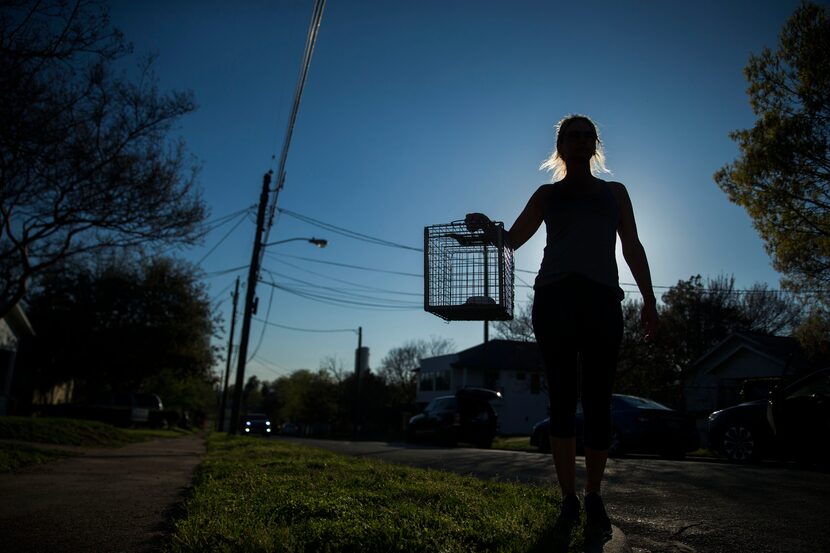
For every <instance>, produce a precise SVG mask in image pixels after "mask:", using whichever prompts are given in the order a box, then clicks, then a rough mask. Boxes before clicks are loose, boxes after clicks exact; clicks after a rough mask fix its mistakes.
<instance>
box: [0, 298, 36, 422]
mask: <svg viewBox="0 0 830 553" xmlns="http://www.w3.org/2000/svg"><path fill="white" fill-rule="evenodd" d="M25 336H34V330H33V329H32V325H31V323H30V322H29V319H28V318H27V317H26V313H24V312H23V308H22V307H20V304H17V305H15V306H14V307H13V308H12V310H11V311H10V312H9V313H8V314H7V315H6V316H5V317H3V318H2V319H0V415H6V414H8V412H9V410H10V409H9V407H10V406H9V404H10V403H11V396H12V383H13V382H14V369H15V365H16V363H15V361H16V357H17V350H18V347H19V345H20V340H21V339H22V338H23V337H25Z"/></svg>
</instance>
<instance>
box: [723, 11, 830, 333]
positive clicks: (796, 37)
mask: <svg viewBox="0 0 830 553" xmlns="http://www.w3.org/2000/svg"><path fill="white" fill-rule="evenodd" d="M827 52H830V18H828V10H827V7H825V6H818V5H816V4H813V3H811V2H804V3H803V4H802V5H801V6H800V7H799V8H798V9H796V11H795V12H794V13H793V15H792V16H791V17H790V18H789V20H788V21H787V22H786V24H785V25H784V27H783V29H782V31H781V34H780V36H779V42H778V46H777V49H776V50H771V49H769V48H764V50H763V51H762V52H761V54H760V55H757V56H751V57H750V60H749V64H748V65H747V67H746V69H745V70H744V73H745V75H746V78H747V81H748V82H749V88H748V89H747V93H748V95H749V99H750V104H751V105H752V110H753V112H754V113H755V115H756V116H757V120H756V122H755V126H754V127H753V128H751V129H747V130H739V131H735V132H733V133H732V134H731V135H730V136H731V137H732V139H733V140H735V141H736V142H737V143H738V145H739V147H740V150H741V155H740V158H739V159H737V160H736V161H735V162H734V163H732V164H729V165H726V166H725V167H723V168H722V169H721V170H720V171H718V172H717V173H715V176H714V179H715V181H716V182H717V184H718V186H720V188H721V189H722V190H723V191H724V192H726V194H727V195H728V196H729V199H730V200H731V201H732V202H734V203H736V204H738V205H740V206H742V207H744V208H745V209H746V210H747V212H748V213H749V215H750V217H752V220H753V223H754V225H755V228H756V229H757V230H758V232H759V234H760V235H761V238H762V239H763V240H764V242H765V246H766V249H767V252H768V253H769V254H770V256H771V257H772V260H773V265H774V267H775V268H776V269H777V270H778V271H780V272H781V273H782V274H783V275H784V279H783V280H782V284H783V285H784V286H785V287H788V288H790V289H791V290H794V291H797V292H801V293H804V294H805V295H806V296H807V299H808V301H810V303H811V304H813V305H815V307H814V309H813V313H812V315H811V320H812V321H813V322H814V323H815V324H813V325H812V326H811V328H812V329H813V330H811V331H809V332H808V331H805V332H804V333H802V334H811V333H815V330H816V329H823V330H819V331H818V334H822V333H823V334H824V336H823V339H824V340H826V338H827V336H828V333H827V331H828V329H830V317H828V307H830V150H828V148H830V56H828V55H827ZM816 319H819V320H818V321H817V320H816ZM821 319H823V320H821ZM822 341H823V340H822Z"/></svg>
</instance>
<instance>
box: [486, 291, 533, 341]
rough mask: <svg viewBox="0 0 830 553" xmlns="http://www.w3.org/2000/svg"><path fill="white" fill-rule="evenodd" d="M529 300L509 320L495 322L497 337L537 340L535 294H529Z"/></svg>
mask: <svg viewBox="0 0 830 553" xmlns="http://www.w3.org/2000/svg"><path fill="white" fill-rule="evenodd" d="M527 299H528V302H527V303H526V304H524V305H522V306H521V307H519V309H518V310H517V312H516V313H515V315H514V316H513V318H512V319H511V320H509V321H498V322H496V323H495V331H496V337H497V338H502V339H504V340H519V341H521V342H535V341H536V335H535V334H534V333H533V294H530V295H528V298H527Z"/></svg>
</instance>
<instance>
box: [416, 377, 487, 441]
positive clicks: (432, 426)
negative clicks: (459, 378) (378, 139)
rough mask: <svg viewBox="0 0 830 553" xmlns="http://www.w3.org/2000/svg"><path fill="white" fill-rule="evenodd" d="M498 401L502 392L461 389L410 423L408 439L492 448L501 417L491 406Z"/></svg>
mask: <svg viewBox="0 0 830 553" xmlns="http://www.w3.org/2000/svg"><path fill="white" fill-rule="evenodd" d="M497 399H501V394H500V393H499V392H496V391H494V390H487V389H485V388H462V389H460V390H458V391H457V392H456V393H455V395H451V396H442V397H437V398H435V399H433V400H432V401H430V402H429V404H427V406H426V407H425V408H424V410H423V412H422V413H420V414H418V415H415V416H414V417H412V418H410V419H409V423H408V424H407V425H406V439H407V441H410V442H414V441H420V440H426V441H433V442H438V443H444V444H447V445H452V446H454V445H456V444H457V443H458V442H465V443H472V444H474V445H476V446H478V447H483V448H489V447H490V446H491V445H492V444H493V438H494V437H495V435H496V430H497V429H498V414H497V413H496V410H495V409H494V408H493V406H492V405H491V404H490V402H491V401H493V400H497Z"/></svg>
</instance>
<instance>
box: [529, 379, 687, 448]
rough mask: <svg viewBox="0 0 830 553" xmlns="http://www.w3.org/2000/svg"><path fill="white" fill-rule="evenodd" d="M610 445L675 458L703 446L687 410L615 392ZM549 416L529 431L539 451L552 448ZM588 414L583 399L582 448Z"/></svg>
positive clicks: (579, 430)
mask: <svg viewBox="0 0 830 553" xmlns="http://www.w3.org/2000/svg"><path fill="white" fill-rule="evenodd" d="M611 422H612V430H611V446H610V447H609V449H608V454H609V455H611V456H619V455H623V454H625V453H657V454H660V455H664V456H667V457H672V458H683V457H685V456H686V453H688V452H689V451H694V450H696V449H697V448H698V447H700V439H699V437H698V434H697V430H696V429H695V425H694V421H693V420H692V419H691V418H689V417H687V416H686V415H685V414H684V413H681V412H680V411H676V410H674V409H672V408H670V407H666V406H665V405H663V404H662V403H657V402H656V401H653V400H650V399H645V398H641V397H637V396H629V395H623V394H614V395H613V396H612V397H611ZM549 428H550V418H546V419H544V420H542V421H539V422H538V423H536V425H535V426H534V427H533V430H532V432H531V435H530V445H532V446H536V447H537V448H539V451H542V452H545V453H547V452H549V451H550V439H549V438H548V436H549V433H550V430H549ZM584 428H585V417H584V415H583V412H582V405H581V403H577V410H576V445H577V450H578V451H582V450H583V449H584V448H583V443H582V435H583V431H584Z"/></svg>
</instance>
